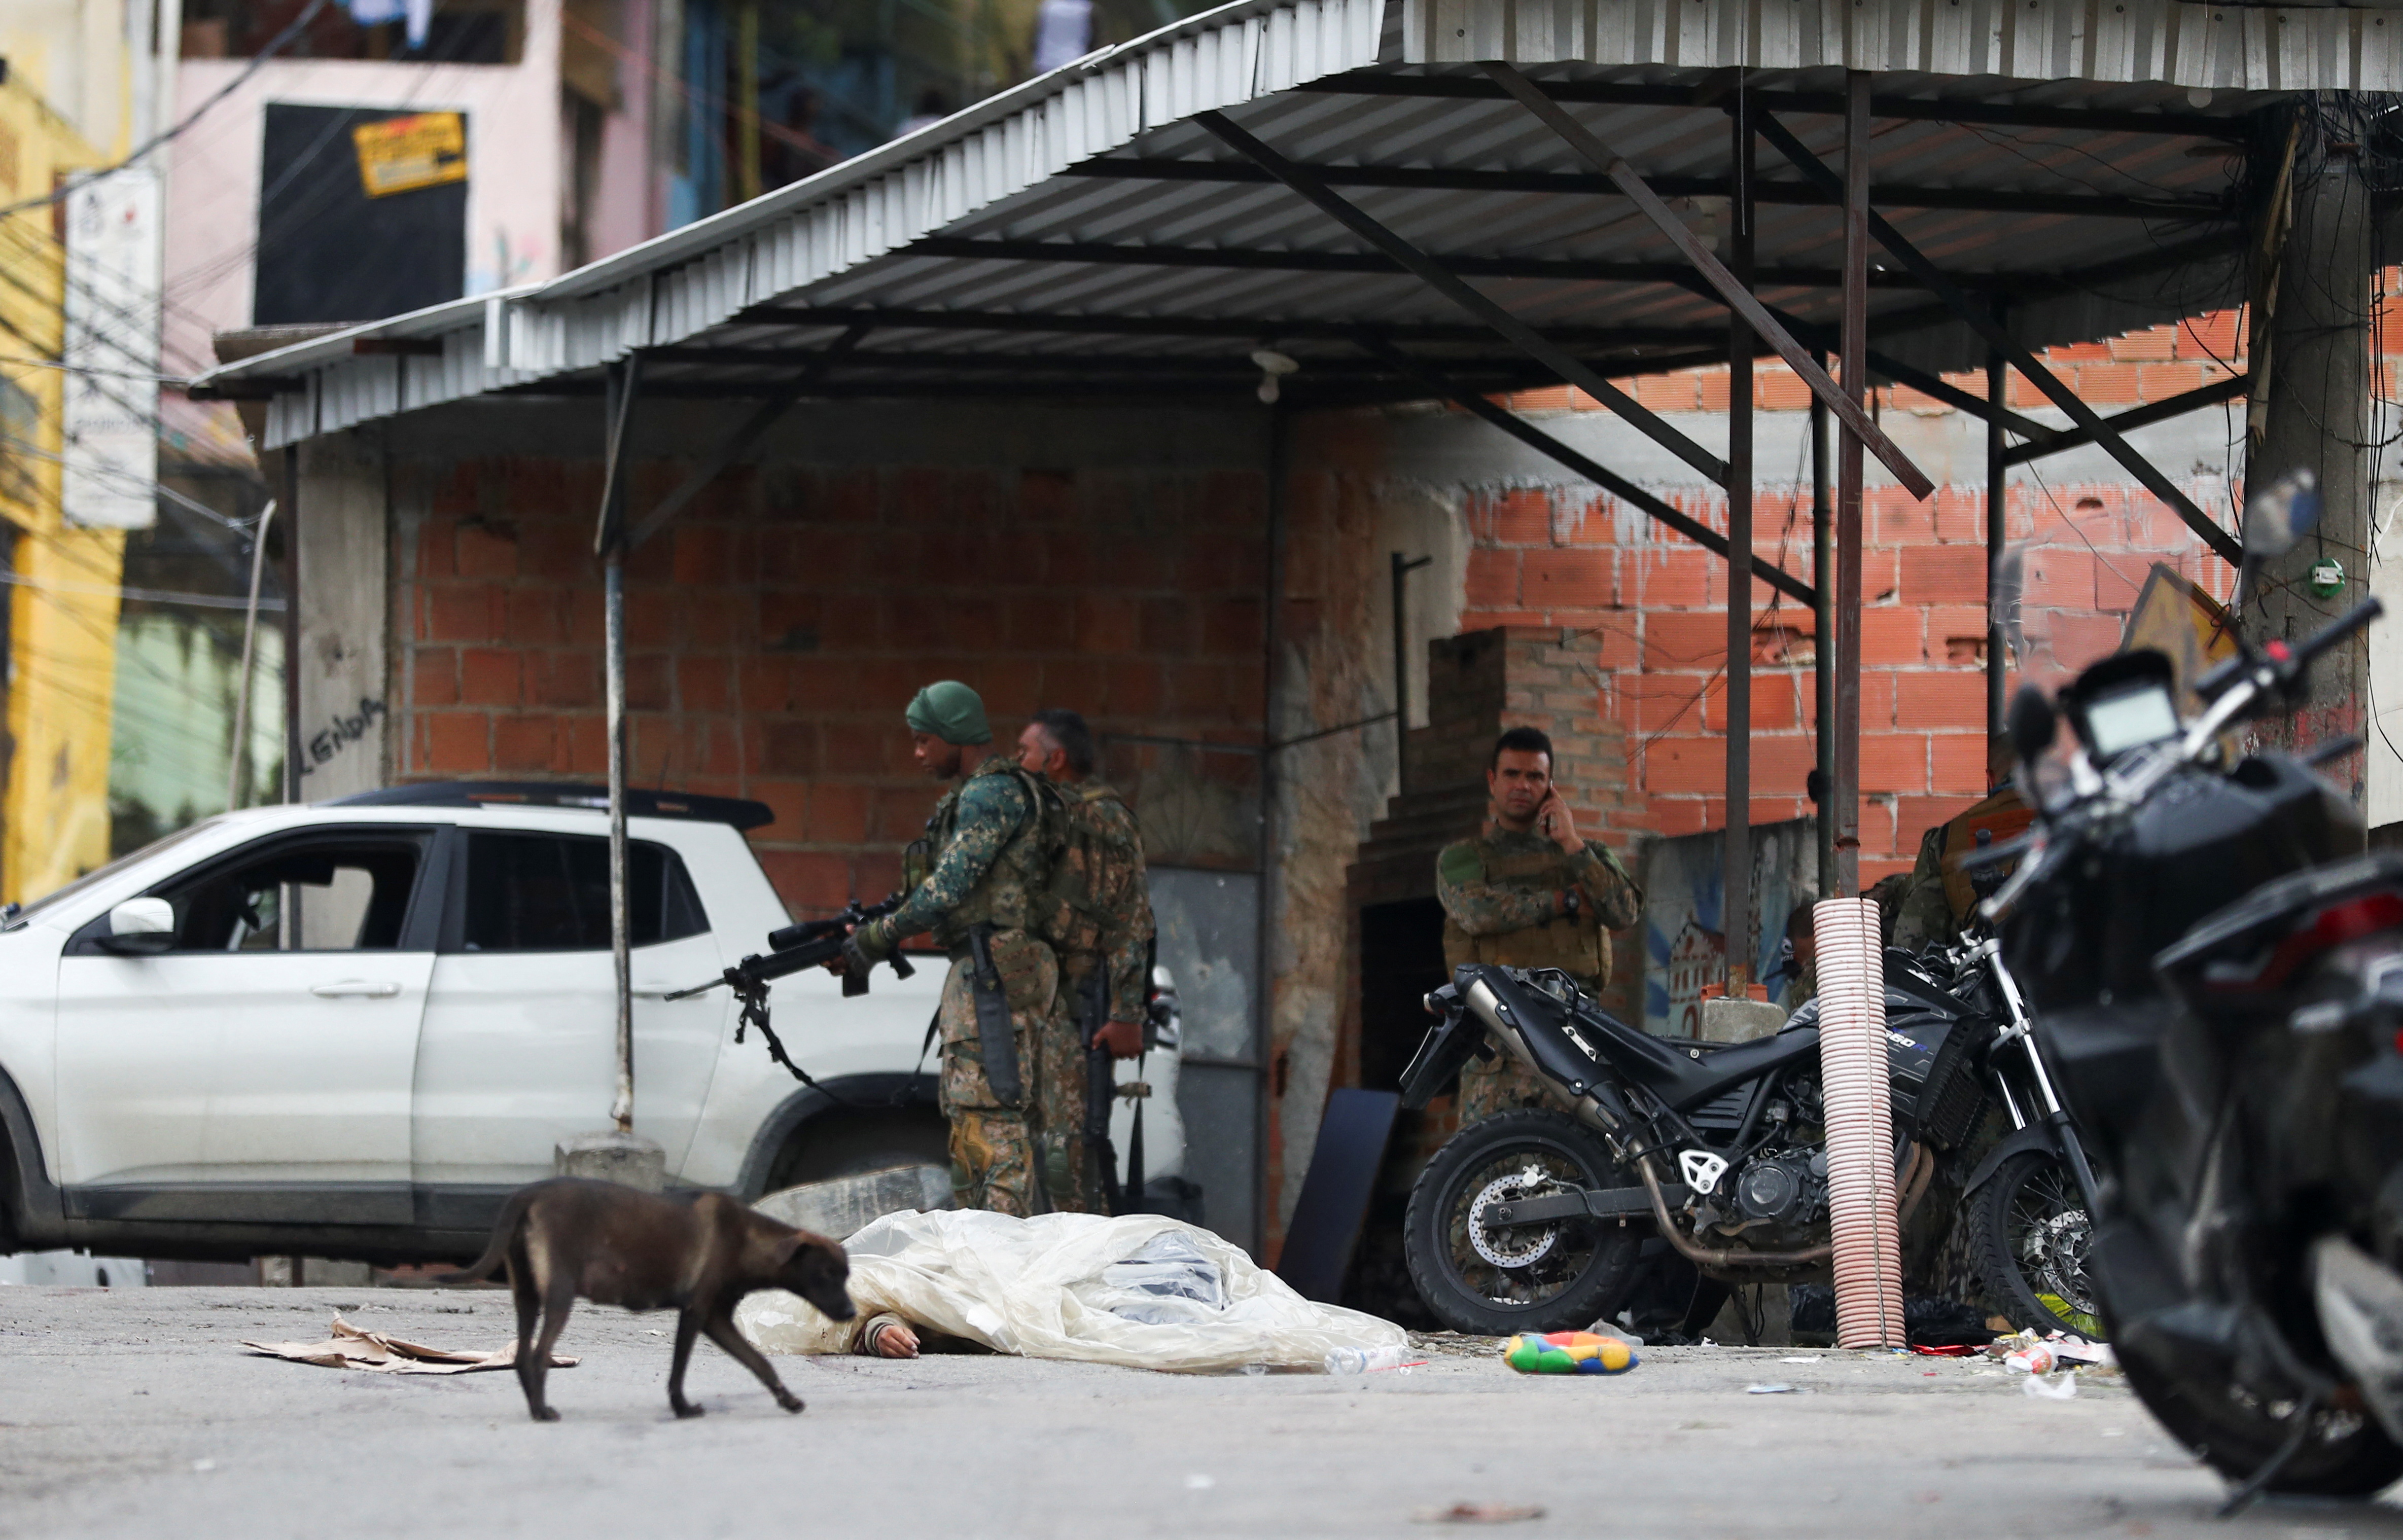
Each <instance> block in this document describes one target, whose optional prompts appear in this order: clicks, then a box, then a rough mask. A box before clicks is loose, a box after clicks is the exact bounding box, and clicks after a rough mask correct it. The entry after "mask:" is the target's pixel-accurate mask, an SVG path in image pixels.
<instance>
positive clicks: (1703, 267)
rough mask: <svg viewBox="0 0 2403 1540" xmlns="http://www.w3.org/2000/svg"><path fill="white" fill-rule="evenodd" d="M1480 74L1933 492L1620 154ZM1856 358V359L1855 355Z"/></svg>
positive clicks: (1525, 85)
mask: <svg viewBox="0 0 2403 1540" xmlns="http://www.w3.org/2000/svg"><path fill="white" fill-rule="evenodd" d="M1477 67H1478V68H1479V69H1481V70H1483V71H1484V72H1485V74H1486V77H1487V78H1489V79H1491V80H1493V82H1494V83H1495V84H1496V85H1499V86H1500V87H1501V88H1502V89H1503V90H1506V91H1508V92H1509V93H1510V94H1511V95H1512V96H1513V97H1516V98H1517V99H1518V102H1519V104H1520V105H1521V106H1523V107H1525V108H1526V109H1527V110H1528V111H1529V112H1531V113H1534V114H1535V117H1536V118H1537V119H1538V120H1539V121H1541V122H1542V123H1543V125H1544V126H1545V127H1546V128H1549V129H1550V130H1551V131H1552V132H1554V133H1556V134H1558V135H1559V136H1560V137H1561V139H1562V141H1563V143H1565V144H1566V145H1567V146H1569V147H1570V148H1571V149H1573V150H1575V151H1577V154H1579V155H1581V156H1583V157H1584V158H1585V159H1586V160H1590V161H1591V162H1592V163H1593V164H1594V165H1595V166H1596V167H1598V168H1600V169H1601V171H1602V173H1603V174H1604V176H1607V177H1609V178H1610V179H1611V180H1612V181H1613V182H1615V183H1617V184H1618V190H1619V191H1620V192H1622V193H1624V194H1626V196H1627V198H1628V199H1629V201H1632V202H1633V203H1634V205H1635V206H1636V207H1637V208H1638V209H1641V210H1642V211H1643V213H1644V216H1645V217H1646V218H1647V219H1649V220H1651V221H1652V224H1653V227H1654V228H1655V229H1658V230H1660V233H1661V234H1662V235H1665V236H1667V237H1668V238H1669V243H1670V244H1672V245H1674V246H1675V247H1676V248H1677V249H1678V250H1679V251H1680V252H1682V253H1684V254H1685V257H1686V260H1687V261H1688V262H1690V263H1692V264H1693V265H1694V269H1695V271H1698V272H1700V273H1701V274H1702V278H1703V279H1704V281H1706V282H1707V283H1708V284H1710V286H1711V287H1712V288H1713V289H1715V290H1716V291H1717V293H1718V297H1719V298H1720V300H1721V301H1722V302H1723V303H1725V304H1726V305H1727V306H1728V307H1729V309H1730V310H1732V311H1734V312H1735V313H1736V314H1738V315H1740V316H1742V317H1743V321H1744V324H1745V325H1746V326H1749V327H1751V328H1752V330H1753V331H1755V332H1757V333H1758V334H1759V335H1760V336H1761V337H1762V338H1764V339H1766V340H1768V342H1769V344H1770V346H1771V347H1773V348H1775V349H1776V350H1777V355H1778V356H1779V357H1780V358H1783V359H1784V360H1785V367H1786V368H1789V369H1792V370H1793V371H1794V372H1795V374H1796V375H1798V376H1799V377H1800V379H1801V381H1802V382H1803V383H1804V384H1806V385H1808V386H1810V387H1811V394H1812V395H1815V396H1817V397H1819V398H1820V399H1821V400H1823V401H1825V402H1827V409H1828V410H1829V411H1832V412H1834V413H1835V414H1836V416H1837V418H1838V420H1840V422H1841V423H1843V424H1844V426H1845V427H1846V428H1847V429H1848V430H1850V431H1851V433H1852V434H1853V436H1854V437H1856V438H1858V439H1859V440H1860V441H1861V443H1862V444H1863V445H1864V446H1865V447H1867V449H1868V451H1869V452H1870V453H1872V454H1874V455H1876V456H1877V457H1878V460H1879V462H1880V463H1881V464H1882V465H1884V466H1885V468H1886V469H1888V470H1890V471H1892V472H1893V473H1894V478H1895V479H1896V480H1897V481H1899V482H1901V483H1902V485H1903V487H1904V489H1905V490H1907V491H1908V492H1909V493H1910V494H1911V495H1912V496H1913V497H1916V498H1921V499H1924V498H1926V497H1927V496H1929V495H1930V494H1931V493H1934V492H1935V491H1936V483H1935V482H1934V481H1932V480H1930V479H1928V476H1927V473H1926V472H1925V471H1924V470H1921V469H1920V468H1919V466H1918V465H1916V464H1915V463H1913V462H1912V460H1911V458H1910V455H1908V454H1905V453H1904V452H1903V451H1902V446H1900V445H1899V444H1896V442H1895V441H1894V440H1893V439H1891V438H1888V437H1886V436H1885V430H1884V429H1883V428H1882V427H1880V426H1878V424H1877V422H1876V420H1875V419H1873V418H1872V417H1870V416H1869V414H1868V409H1867V408H1866V407H1864V406H1863V405H1861V404H1860V403H1858V402H1856V401H1854V400H1851V399H1850V398H1849V397H1848V395H1846V394H1845V393H1844V392H1841V391H1839V390H1838V389H1837V388H1836V382H1834V381H1833V380H1830V379H1828V378H1827V374H1826V373H1825V372H1824V371H1823V370H1822V369H1821V368H1819V366H1818V365H1816V364H1814V363H1813V362H1812V361H1811V355H1810V354H1807V353H1805V352H1803V351H1802V344H1801V343H1799V342H1797V341H1796V340H1794V339H1793V338H1792V337H1790V336H1788V335H1786V331H1785V327H1784V326H1779V325H1778V324H1777V322H1776V319H1775V318H1774V317H1772V316H1771V314H1770V313H1769V312H1768V311H1767V310H1765V309H1763V308H1762V306H1761V303H1760V301H1759V300H1757V299H1756V298H1753V296H1752V291H1751V289H1750V288H1749V287H1748V286H1747V285H1746V284H1744V283H1743V280H1741V279H1739V278H1737V277H1736V275H1735V274H1733V273H1731V272H1729V271H1728V270H1727V264H1725V263H1724V262H1721V261H1720V260H1719V259H1718V258H1717V257H1714V256H1713V255H1711V253H1710V251H1709V249H1708V248H1707V247H1705V246H1704V245H1703V244H1702V242H1700V241H1699V240H1697V239H1695V236H1694V232H1693V231H1692V230H1689V229H1687V228H1686V222H1685V221H1684V220H1682V219H1680V218H1678V217H1677V216H1676V215H1675V214H1674V213H1672V212H1671V211H1670V208H1669V205H1668V204H1666V203H1663V202H1662V201H1660V198H1659V197H1658V196H1657V195H1655V194H1654V192H1653V191H1652V189H1651V188H1649V187H1646V186H1645V185H1644V179H1643V178H1642V177H1640V176H1638V175H1636V174H1635V168H1634V167H1632V166H1631V165H1629V164H1628V163H1627V161H1626V160H1624V159H1623V158H1622V157H1621V156H1619V154H1618V152H1617V151H1615V150H1613V149H1612V148H1611V147H1610V146H1607V145H1605V144H1604V143H1603V142H1602V140H1601V139H1600V138H1599V137H1598V136H1597V135H1596V134H1595V133H1594V132H1593V131H1592V130H1590V129H1589V128H1587V127H1586V126H1585V125H1584V124H1583V123H1580V122H1578V121H1577V119H1576V118H1573V117H1571V116H1570V115H1569V113H1568V111H1567V109H1566V108H1564V107H1563V106H1562V105H1561V104H1559V103H1557V102H1555V101H1553V100H1552V99H1551V98H1550V97H1549V96H1546V95H1545V94H1544V93H1543V92H1542V91H1541V90H1537V89H1536V87H1535V82H1534V81H1532V80H1530V79H1528V78H1527V77H1526V76H1523V75H1521V74H1520V73H1519V72H1518V71H1517V70H1514V69H1512V68H1511V67H1510V66H1509V65H1507V64H1493V63H1486V64H1479V65H1478V66H1477ZM1851 292H1852V290H1851V286H1850V285H1849V284H1847V285H1846V288H1845V294H1846V296H1847V298H1849V297H1850V295H1851ZM1861 303H1862V305H1863V307H1864V324H1866V306H1867V305H1868V295H1867V294H1863V295H1862V297H1861ZM1867 345H1868V344H1867V333H1866V332H1864V333H1863V351H1864V352H1866V351H1867ZM1853 356H1854V357H1859V356H1861V355H1860V354H1854V355H1853Z"/></svg>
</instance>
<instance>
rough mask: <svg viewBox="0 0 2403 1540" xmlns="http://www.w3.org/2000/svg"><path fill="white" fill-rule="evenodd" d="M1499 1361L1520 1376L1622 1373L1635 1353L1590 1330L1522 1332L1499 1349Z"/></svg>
mask: <svg viewBox="0 0 2403 1540" xmlns="http://www.w3.org/2000/svg"><path fill="white" fill-rule="evenodd" d="M1502 1362H1504V1363H1506V1364H1507V1365H1509V1366H1510V1367H1512V1368H1514V1369H1517V1370H1518V1371H1519V1372H1520V1373H1521V1374H1625V1373H1626V1372H1627V1371H1628V1370H1629V1369H1632V1368H1633V1367H1635V1363H1636V1359H1635V1350H1634V1349H1632V1348H1631V1347H1629V1346H1628V1345H1627V1344H1626V1343H1624V1342H1622V1341H1620V1340H1619V1339H1618V1338H1616V1337H1604V1336H1601V1335H1599V1334H1598V1333H1595V1332H1590V1331H1548V1332H1546V1333H1544V1334H1543V1335H1542V1336H1540V1337H1538V1336H1536V1335H1535V1333H1533V1332H1522V1333H1521V1334H1520V1335H1519V1336H1517V1337H1513V1338H1512V1339H1510V1342H1509V1345H1508V1346H1507V1347H1506V1348H1504V1349H1503V1350H1502Z"/></svg>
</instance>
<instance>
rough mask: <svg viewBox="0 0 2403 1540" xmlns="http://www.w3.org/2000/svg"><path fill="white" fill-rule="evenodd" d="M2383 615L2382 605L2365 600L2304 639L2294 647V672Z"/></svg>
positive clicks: (2384, 609) (2306, 666)
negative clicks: (2316, 633)
mask: <svg viewBox="0 0 2403 1540" xmlns="http://www.w3.org/2000/svg"><path fill="white" fill-rule="evenodd" d="M2385 613H2386V606H2385V605H2384V604H2380V603H2379V602H2378V601H2377V600H2376V599H2365V600H2363V601H2362V602H2361V603H2360V604H2355V605H2354V606H2353V608H2351V609H2349V610H2347V611H2345V612H2344V613H2343V614H2342V615H2340V616H2338V617H2336V618H2335V619H2334V620H2331V621H2329V622H2328V623H2327V626H2326V627H2325V628H2324V629H2322V630H2321V631H2320V632H2319V634H2318V635H2316V636H2306V637H2304V638H2303V639H2302V640H2301V641H2300V642H2298V643H2296V644H2295V647H2294V664H2293V667H2294V668H2295V670H2296V672H2298V673H2300V672H2301V671H2302V670H2303V669H2305V668H2308V667H2309V666H2310V665H2311V662H2312V659H2315V658H2317V657H2318V656H2319V655H2320V654H2322V653H2324V652H2326V651H2327V650H2328V649H2329V648H2330V647H2333V646H2335V645H2337V644H2338V643H2339V642H2341V641H2343V640H2344V639H2345V638H2346V637H2348V636H2351V635H2352V634H2353V633H2354V631H2359V630H2360V629H2361V628H2362V627H2364V626H2366V625H2368V624H2369V623H2370V622H2371V621H2372V620H2375V619H2377V618H2378V617H2380V616H2382V615H2383V614H2385Z"/></svg>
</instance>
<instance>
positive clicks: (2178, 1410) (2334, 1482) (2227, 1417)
mask: <svg viewBox="0 0 2403 1540" xmlns="http://www.w3.org/2000/svg"><path fill="white" fill-rule="evenodd" d="M2119 1367H2121V1368H2123V1369H2125V1370H2126V1371H2127V1375H2128V1388H2129V1389H2131V1390H2132V1391H2134V1392H2135V1393H2136V1399H2137V1400H2139V1401H2142V1402H2143V1403H2144V1404H2145V1409H2146V1411H2149V1412H2151V1413H2152V1414H2153V1416H2154V1418H2155V1419H2156V1420H2157V1421H2159V1422H2160V1424H2161V1426H2163V1427H2164V1428H2167V1429H2168V1430H2169V1432H2170V1436H2171V1437H2173V1438H2175V1439H2176V1440H2177V1441H2178V1442H2179V1443H2181V1444H2184V1445H2185V1446H2186V1447H2187V1448H2188V1449H2189V1450H2193V1451H2194V1452H2195V1453H2196V1454H2198V1455H2200V1456H2202V1460H2203V1463H2204V1464H2208V1465H2209V1466H2211V1468H2212V1469H2214V1470H2215V1471H2217V1472H2218V1473H2219V1474H2220V1475H2222V1476H2224V1477H2226V1478H2228V1479H2229V1482H2231V1483H2233V1484H2235V1485H2239V1486H2241V1485H2243V1483H2244V1482H2246V1481H2249V1480H2251V1479H2252V1478H2253V1477H2254V1475H2255V1473H2256V1472H2257V1471H2259V1470H2260V1468H2261V1466H2262V1465H2263V1464H2265V1463H2266V1462H2267V1461H2268V1460H2270V1458H2271V1456H2273V1455H2275V1454H2276V1453H2277V1452H2278V1450H2280V1449H2281V1448H2282V1447H2284V1446H2285V1442H2286V1438H2287V1436H2288V1435H2289V1434H2290V1433H2292V1432H2293V1429H2292V1427H2291V1426H2290V1425H2289V1424H2288V1423H2285V1422H2278V1421H2276V1420H2274V1419H2272V1418H2271V1416H2270V1415H2269V1413H2268V1412H2267V1411H2265V1410H2263V1409H2262V1408H2260V1407H2259V1406H2258V1405H2257V1404H2248V1403H2247V1402H2244V1401H2241V1400H2239V1399H2238V1398H2237V1397H2235V1396H2234V1395H2232V1394H2227V1393H2228V1392H2229V1391H2232V1390H2233V1389H2235V1384H2234V1381H2233V1380H2232V1379H2229V1380H2218V1381H2214V1382H2213V1383H2212V1384H2211V1386H2209V1387H2208V1388H2205V1387H2202V1386H2198V1385H2195V1384H2192V1383H2188V1382H2181V1381H2175V1380H2169V1379H2167V1378H2165V1377H2163V1376H2160V1375H2158V1374H2156V1373H2155V1372H2154V1371H2153V1367H2152V1365H2151V1364H2150V1363H2149V1362H2147V1361H2146V1360H2143V1359H2139V1358H2135V1357H2133V1356H2131V1357H2127V1358H2123V1359H2122V1360H2121V1361H2120V1366H2119ZM2215 1392H2216V1393H2217V1394H2214V1393H2215ZM2319 1415H2321V1416H2323V1417H2326V1416H2327V1415H2328V1414H2327V1413H2321V1414H2319ZM2349 1422H2351V1424H2353V1425H2352V1426H2350V1427H2349V1428H2346V1429H2344V1430H2343V1431H2339V1432H2336V1433H2334V1434H2333V1435H2332V1436H2313V1437H2311V1438H2308V1439H2306V1440H2305V1441H2304V1444H2303V1447H2302V1448H2301V1449H2299V1450H2296V1451H2295V1453H2294V1455H2293V1457H2292V1458H2290V1459H2288V1460H2287V1462H2286V1463H2285V1465H2283V1466H2281V1467H2280V1468H2279V1471H2278V1474H2277V1475H2275V1476H2273V1477H2271V1478H2270V1481H2269V1484H2268V1486H2266V1487H2265V1488H2264V1489H2263V1490H2264V1491H2273V1492H2290V1493H2293V1494H2295V1495H2297V1496H2304V1497H2368V1496H2371V1495H2374V1494H2375V1493H2377V1492H2379V1491H2383V1490H2384V1489H2385V1488H2387V1487H2388V1486H2390V1485H2392V1484H2393V1483H2394V1480H2395V1478H2396V1477H2398V1476H2403V1448H2398V1447H2397V1446H2396V1443H2395V1441H2394V1440H2393V1439H2391V1438H2389V1437H2387V1436H2386V1433H2385V1430H2384V1429H2382V1428H2381V1427H2380V1426H2379V1425H2378V1423H2377V1422H2375V1421H2374V1420H2372V1419H2371V1418H2369V1417H2367V1416H2353V1417H2351V1418H2350V1419H2349Z"/></svg>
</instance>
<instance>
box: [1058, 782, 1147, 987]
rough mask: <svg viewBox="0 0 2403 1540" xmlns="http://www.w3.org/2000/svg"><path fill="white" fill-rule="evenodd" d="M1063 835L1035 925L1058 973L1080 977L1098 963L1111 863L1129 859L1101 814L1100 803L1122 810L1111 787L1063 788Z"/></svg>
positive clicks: (1123, 861)
mask: <svg viewBox="0 0 2403 1540" xmlns="http://www.w3.org/2000/svg"><path fill="white" fill-rule="evenodd" d="M1063 801H1064V804H1065V810H1066V812H1067V821H1066V823H1067V826H1066V830H1065V839H1064V840H1063V845H1062V849H1061V852H1060V859H1059V860H1057V861H1056V862H1054V863H1053V864H1052V867H1051V881H1050V883H1049V887H1048V888H1047V889H1046V891H1045V895H1044V902H1043V909H1042V913H1041V915H1040V916H1039V917H1038V918H1037V920H1036V923H1035V931H1036V932H1037V933H1038V934H1040V935H1041V936H1043V938H1044V939H1045V940H1047V941H1049V942H1050V943H1051V945H1052V947H1053V948H1054V950H1057V951H1058V952H1059V953H1060V971H1061V974H1062V976H1063V978H1074V979H1079V980H1081V979H1083V978H1085V977H1087V976H1088V975H1090V973H1091V972H1092V971H1093V968H1094V967H1095V966H1096V965H1097V964H1099V963H1100V961H1101V954H1102V922H1103V920H1104V914H1103V912H1102V908H1103V895H1104V893H1105V892H1106V891H1107V889H1108V882H1107V874H1108V872H1109V871H1110V869H1111V867H1113V866H1116V865H1119V864H1123V863H1125V862H1127V861H1129V860H1131V859H1132V853H1130V852H1128V851H1126V850H1123V849H1121V848H1120V847H1121V845H1122V843H1123V841H1122V840H1121V839H1119V837H1118V833H1117V831H1116V830H1115V829H1114V828H1113V827H1112V826H1111V825H1110V824H1109V823H1108V822H1107V821H1106V820H1105V819H1104V818H1103V817H1100V816H1097V814H1100V813H1101V812H1103V811H1104V808H1105V807H1115V808H1118V809H1120V810H1123V809H1124V808H1125V806H1126V803H1125V800H1124V799H1123V798H1120V797H1119V796H1118V792H1117V791H1116V789H1114V788H1112V787H1110V786H1105V785H1104V784H1101V783H1100V782H1098V781H1091V782H1088V783H1086V784H1084V785H1081V786H1072V787H1069V788H1067V790H1066V791H1065V793H1064V794H1063Z"/></svg>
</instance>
